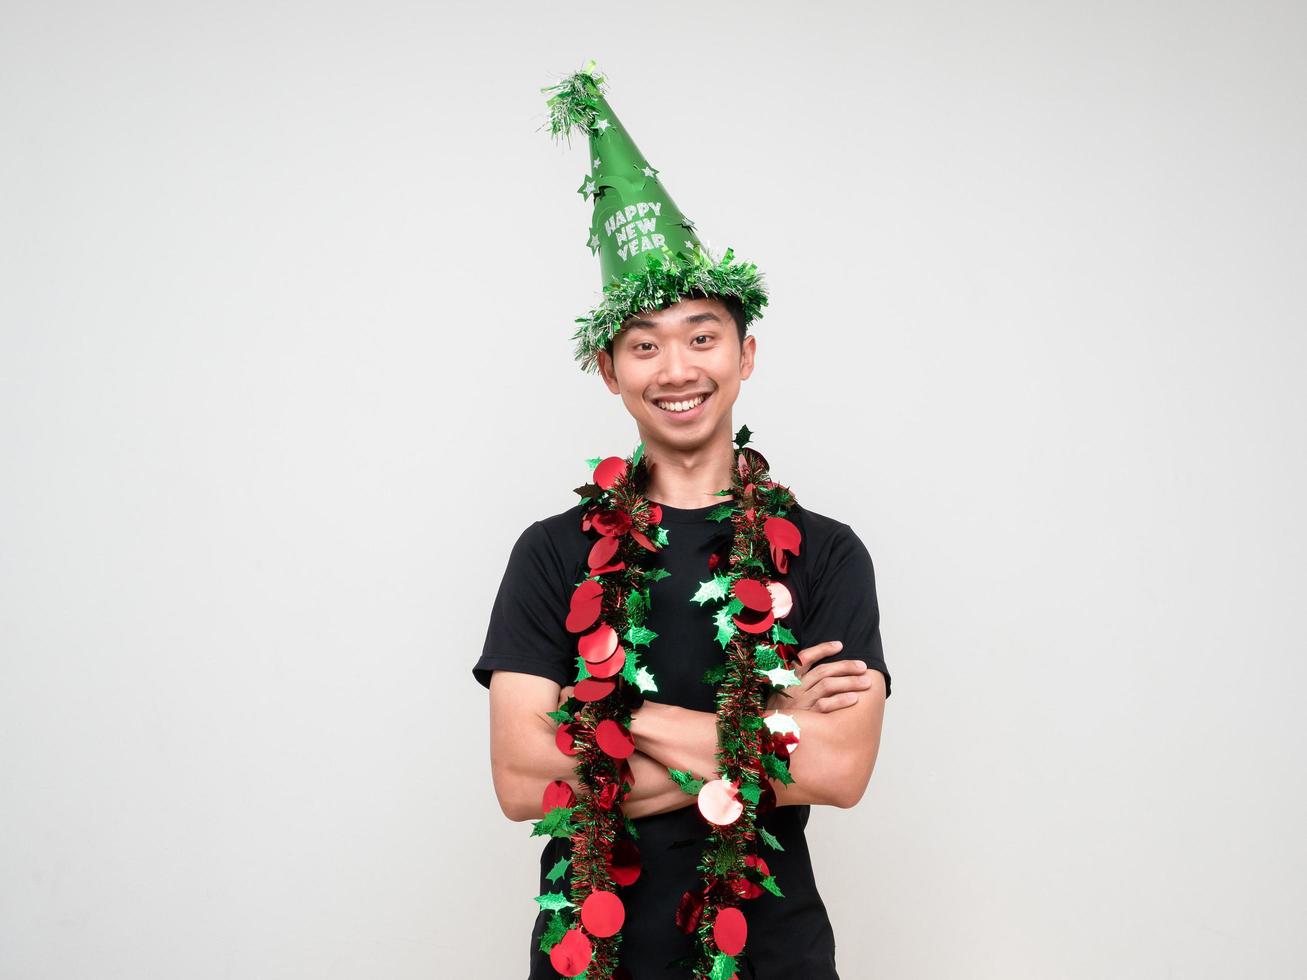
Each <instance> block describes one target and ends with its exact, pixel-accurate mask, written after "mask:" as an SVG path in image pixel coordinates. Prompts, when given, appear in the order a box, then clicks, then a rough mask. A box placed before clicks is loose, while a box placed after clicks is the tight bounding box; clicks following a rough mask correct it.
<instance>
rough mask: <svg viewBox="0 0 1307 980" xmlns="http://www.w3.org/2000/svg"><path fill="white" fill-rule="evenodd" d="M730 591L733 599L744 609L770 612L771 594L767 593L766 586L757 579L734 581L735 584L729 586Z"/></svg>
mask: <svg viewBox="0 0 1307 980" xmlns="http://www.w3.org/2000/svg"><path fill="white" fill-rule="evenodd" d="M731 591H732V592H734V593H735V598H737V599H739V600H740V601H741V602H742V603H744V608H745V609H752V610H753V611H754V612H770V611H771V608H772V599H771V593H770V592H768V591H767V586H766V585H764V584H763V583H762V582H760V581H759V580H758V579H756V578H741V579H736V580H735V584H734V585H732V586H731Z"/></svg>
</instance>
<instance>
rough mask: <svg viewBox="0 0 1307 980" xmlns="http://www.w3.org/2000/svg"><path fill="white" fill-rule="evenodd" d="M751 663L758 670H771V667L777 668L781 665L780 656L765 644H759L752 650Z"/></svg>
mask: <svg viewBox="0 0 1307 980" xmlns="http://www.w3.org/2000/svg"><path fill="white" fill-rule="evenodd" d="M753 663H754V666H756V667H757V668H758V669H759V670H762V671H767V670H771V669H772V668H773V667H779V666H780V665H781V658H780V654H778V653H777V652H776V648H775V647H769V646H767V645H766V644H765V643H759V644H758V645H757V646H756V647H754V649H753Z"/></svg>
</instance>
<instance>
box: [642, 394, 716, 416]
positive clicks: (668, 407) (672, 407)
mask: <svg viewBox="0 0 1307 980" xmlns="http://www.w3.org/2000/svg"><path fill="white" fill-rule="evenodd" d="M703 399H704V396H703V395H699V396H698V397H697V398H691V399H690V400H689V401H688V402H654V404H655V405H657V406H658V407H659V408H661V409H663V410H665V411H668V412H688V411H689V410H690V409H692V408H694V407H695V406H696V405H698V404H699V403H700V402H702V401H703Z"/></svg>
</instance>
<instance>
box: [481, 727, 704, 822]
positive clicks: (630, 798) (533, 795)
mask: <svg viewBox="0 0 1307 980" xmlns="http://www.w3.org/2000/svg"><path fill="white" fill-rule="evenodd" d="M557 727H558V726H557V723H556V722H555V721H554V720H553V719H552V718H550V717H549V716H548V715H546V714H537V715H534V716H533V717H532V723H531V724H530V725H529V726H528V727H527V728H526V729H525V730H523V731H522V732H520V733H519V735H520V737H516V738H513V739H512V740H511V741H512V748H511V751H509V752H504V753H500V755H501V756H502V757H503V758H502V761H501V763H500V765H499V766H498V767H497V772H498V778H497V779H496V784H497V787H499V788H500V792H501V797H502V798H503V799H505V800H506V801H507V803H508V805H507V806H506V807H505V808H504V809H505V812H506V813H509V814H511V815H513V817H514V819H517V820H532V819H536V818H538V817H540V816H543V814H542V813H541V812H540V799H541V797H542V796H543V795H544V791H545V787H546V786H547V785H548V784H549V783H550V782H552V781H553V780H555V779H561V780H562V781H563V782H565V783H567V784H568V785H569V786H571V787H572V792H574V793H576V794H577V795H578V796H579V795H581V794H582V787H581V783H580V780H579V779H578V778H577V776H576V762H577V757H576V756H573V755H567V754H565V753H563V752H561V751H559V748H558V745H557V744H556V742H555V741H554V736H555V734H556V732H557ZM628 761H629V762H630V764H631V775H632V777H633V781H632V785H631V790H630V792H629V793H628V794H627V796H626V799H625V800H624V801H623V802H622V812H623V813H625V814H626V815H627V816H628V817H630V818H631V819H633V820H634V819H636V818H637V817H647V816H652V815H653V814H656V813H667V812H669V811H671V810H679V809H681V808H682V807H686V806H689V805H691V804H693V803H694V802H695V798H694V797H693V796H690V795H689V794H687V793H686V792H685V791H684V790H682V789H681V788H680V787H679V786H677V785H676V783H674V782H673V781H672V778H671V777H670V776H669V775H668V774H667V767H666V766H664V765H663V764H662V763H660V762H658V761H656V760H654V759H652V758H651V757H650V756H648V755H646V754H645V753H644V752H639V751H637V752H634V753H632V755H631V757H630V759H629V760H628Z"/></svg>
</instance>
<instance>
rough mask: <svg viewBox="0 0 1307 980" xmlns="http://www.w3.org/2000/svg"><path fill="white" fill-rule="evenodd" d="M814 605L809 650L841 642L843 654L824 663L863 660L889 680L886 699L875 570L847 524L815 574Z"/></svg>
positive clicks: (805, 629) (806, 626)
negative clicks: (819, 644)
mask: <svg viewBox="0 0 1307 980" xmlns="http://www.w3.org/2000/svg"><path fill="white" fill-rule="evenodd" d="M809 588H810V591H811V599H810V600H809V608H808V609H807V610H806V611H805V612H804V614H803V619H802V625H801V627H800V628H801V636H802V645H803V646H805V647H810V646H814V645H816V644H818V643H824V642H826V641H827V640H839V641H841V642H842V643H843V644H844V647H843V649H841V650H840V651H839V653H836V654H833V655H832V656H830V657H825V658H823V659H822V661H821V662H822V663H825V662H826V661H828V660H862V661H865V662H866V664H867V666H868V667H870V668H873V669H875V670H879V671H880V672H881V673H882V674H884V675H885V697H887V698H888V697H889V694H890V675H889V668H888V667H886V666H885V652H884V650H883V649H882V647H881V641H880V604H879V603H878V601H877V599H876V570H875V568H874V566H873V565H872V561H871V555H870V554H869V553H868V551H867V547H866V545H864V544H863V543H862V539H861V538H859V537H858V536H857V534H855V533H854V531H853V529H852V528H851V527H849V526H848V525H847V524H837V525H836V526H835V529H834V533H833V534H832V535H831V537H830V544H829V547H828V548H827V549H826V552H825V554H824V556H823V558H822V560H820V561H819V562H818V564H817V567H816V568H815V569H814V577H813V580H812V582H811V584H810V586H809Z"/></svg>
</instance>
